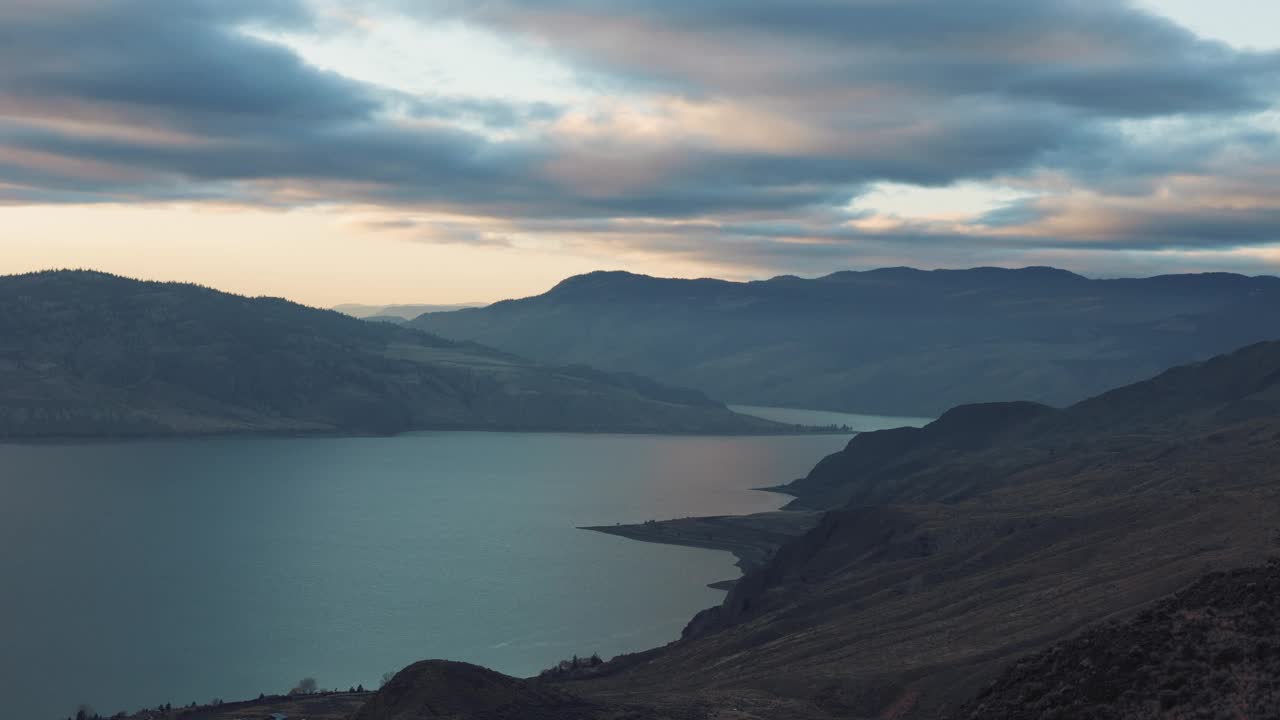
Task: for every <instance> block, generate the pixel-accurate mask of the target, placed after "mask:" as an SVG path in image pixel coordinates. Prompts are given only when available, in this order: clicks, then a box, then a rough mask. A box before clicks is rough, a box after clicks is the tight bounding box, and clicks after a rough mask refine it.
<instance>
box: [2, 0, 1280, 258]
mask: <svg viewBox="0 0 1280 720" xmlns="http://www.w3.org/2000/svg"><path fill="white" fill-rule="evenodd" d="M388 8H395V9H398V10H400V11H403V12H411V13H415V14H418V15H420V16H422V17H425V18H427V19H430V20H435V19H439V18H441V17H454V18H457V17H461V18H464V19H465V20H467V21H469V22H474V23H483V24H484V25H486V26H488V27H490V28H494V29H496V30H497V31H498V32H500V33H508V34H520V35H523V36H532V37H534V38H535V39H536V40H538V41H539V43H540V45H539V46H540V47H546V48H549V49H550V51H551V52H553V53H556V54H558V55H560V56H561V57H562V58H564V59H565V60H566V61H567V62H569V63H571V64H572V65H573V66H574V67H575V68H577V69H579V70H580V71H581V72H582V73H583V74H584V75H589V76H591V77H592V78H595V79H596V80H597V81H598V82H600V83H601V84H603V85H604V86H607V87H609V88H610V89H611V90H613V91H616V92H618V93H620V94H626V93H651V94H654V95H656V96H659V97H663V98H667V99H673V101H674V100H678V101H680V102H684V103H687V104H689V105H692V106H697V107H702V106H717V107H722V108H725V109H724V111H723V113H722V114H721V115H718V116H716V117H717V118H719V119H718V120H717V121H716V122H720V123H722V127H716V126H711V127H697V128H693V127H689V126H688V125H690V124H693V123H697V122H703V123H707V122H711V121H707V120H706V119H705V118H701V119H699V117H698V116H695V117H694V119H693V120H689V121H688V122H687V123H686V122H685V121H684V120H683V119H682V116H679V115H675V116H674V120H672V119H671V118H667V119H668V120H672V122H670V123H669V125H671V127H667V129H666V130H664V132H666V133H667V134H665V135H664V134H662V133H658V134H657V135H656V136H651V135H645V134H643V133H639V134H629V133H628V132H626V131H625V128H623V129H622V130H619V129H618V128H619V127H623V126H624V125H625V123H616V124H614V123H612V120H614V118H611V117H609V116H608V115H609V111H608V110H607V109H606V110H599V109H592V110H591V111H590V112H588V113H587V114H588V115H590V116H591V117H589V118H588V122H587V124H588V125H592V124H593V123H594V124H595V125H592V127H594V128H595V129H596V130H598V132H595V133H594V134H593V133H592V132H585V133H580V134H575V133H574V132H572V131H569V130H566V129H565V127H562V124H561V123H559V121H562V120H565V119H566V118H567V117H569V116H571V115H572V114H573V113H574V111H575V108H570V107H566V106H563V105H560V104H557V103H552V102H545V103H540V102H532V103H529V102H520V103H516V102H508V101H504V100H499V99H483V98H481V99H476V98H457V97H447V96H413V95H407V94H405V93H403V92H399V91H394V90H391V89H388V88H381V87H375V86H373V85H370V84H367V83H362V82H357V81H355V80H351V79H349V78H346V77H343V76H340V75H337V74H334V73H331V72H325V71H322V70H319V69H317V68H315V67H313V66H310V65H308V64H306V63H305V62H304V61H303V60H302V59H301V58H299V57H298V56H297V55H296V54H295V53H294V52H292V51H291V50H289V49H287V48H285V47H283V46H281V45H277V44H273V43H270V42H267V41H264V40H260V39H256V38H255V37H254V36H251V35H249V34H246V33H244V32H241V30H242V29H243V28H245V27H262V28H267V29H271V30H283V31H287V32H295V33H306V32H308V31H309V30H313V29H317V28H321V29H322V28H323V26H322V25H317V24H315V23H316V21H315V19H314V18H313V17H312V15H311V14H310V10H309V8H308V6H307V5H306V4H305V3H304V2H302V0H101V1H92V0H12V1H11V2H9V3H5V4H2V5H0V202H9V203H29V202H83V201H92V200H124V201H132V200H147V199H173V198H189V199H211V200H224V201H233V202H241V203H256V204H264V205H269V204H286V205H287V204H305V203H310V202H352V203H369V204H376V205H384V206H388V207H390V208H399V209H415V210H424V211H426V210H436V209H442V210H448V211H450V212H458V213H469V214H472V215H474V216H478V217H484V218H492V219H494V221H495V223H500V224H502V225H503V226H504V227H505V229H506V230H512V229H517V230H523V231H528V232H540V233H545V234H554V233H561V232H563V233H573V234H580V235H585V236H591V237H595V238H597V240H598V241H600V242H629V243H632V244H633V246H635V247H643V248H646V249H652V250H655V251H666V252H671V253H675V254H682V255H699V256H708V255H713V256H715V257H717V258H720V259H721V260H722V261H724V262H742V263H747V264H750V263H760V264H763V263H768V262H771V263H775V264H777V265H778V266H780V267H781V266H785V265H786V261H785V258H786V257H796V258H805V260H804V262H805V263H809V262H834V261H836V260H838V259H839V258H857V257H884V256H888V255H889V254H891V253H892V250H893V248H899V249H904V248H917V249H920V248H923V249H931V250H930V251H931V252H938V253H942V252H943V251H944V250H945V251H946V252H947V253H951V255H954V256H956V257H973V258H975V259H978V258H986V257H987V256H989V255H990V254H991V253H999V252H1014V251H1018V252H1045V251H1063V252H1068V251H1073V250H1078V249H1080V248H1082V247H1087V248H1098V249H1104V248H1112V249H1120V250H1150V249H1203V248H1232V247H1242V246H1249V245H1259V244H1270V243H1275V242H1278V241H1280V238H1278V237H1277V233H1276V228H1277V227H1278V226H1280V214H1278V210H1280V200H1276V199H1274V198H1272V199H1270V200H1269V199H1268V198H1267V197H1266V194H1265V193H1257V192H1251V191H1249V190H1248V186H1250V185H1254V186H1256V185H1257V184H1258V183H1268V182H1274V180H1275V177H1276V176H1277V175H1278V174H1280V171H1278V170H1277V168H1280V149H1278V146H1280V143H1278V142H1277V135H1276V132H1274V131H1273V130H1269V129H1266V128H1265V127H1260V126H1257V125H1247V124H1245V123H1244V121H1243V118H1247V117H1248V116H1249V115H1250V114H1252V113H1255V112H1257V111H1259V110H1260V109H1264V108H1268V107H1274V106H1275V103H1276V98H1277V96H1280V54H1276V53H1261V52H1245V51H1240V50H1237V49H1233V48H1230V47H1228V46H1226V45H1223V44H1221V43H1216V42H1210V41H1206V40H1203V39H1200V38H1198V37H1196V36H1195V35H1193V34H1192V33H1190V32H1188V31H1186V30H1185V29H1183V28H1180V27H1178V26H1176V25H1174V24H1172V23H1170V22H1168V21H1166V20H1163V19H1160V18H1158V17H1155V16H1153V15H1151V14H1149V13H1146V12H1143V11H1140V10H1138V9H1135V7H1134V6H1133V5H1131V4H1129V3H1126V2H1118V1H1116V0H1040V1H1038V2H1026V1H1025V0H963V1H962V0H857V1H854V0H847V1H839V0H789V1H786V2H783V1H782V0H691V1H690V2H681V3H672V2H668V1H667V0H590V1H588V0H538V1H536V2H535V1H534V0H528V1H522V0H489V1H488V2H483V3H477V2H467V3H462V2H457V3H453V2H426V3H417V2H414V3H408V2H400V3H398V2H397V0H367V2H366V3H365V7H364V9H366V10H370V11H375V12H376V11H378V10H379V9H383V10H385V9H388ZM656 112H658V114H659V115H661V113H662V112H664V110H662V109H661V108H659V110H657V111H656ZM595 115H600V117H596V116H595ZM660 119H661V118H660ZM779 119H781V120H782V121H785V123H781V124H785V127H781V124H779V123H775V122H774V121H776V120H779ZM1164 120H1168V121H1169V122H1170V123H1178V124H1176V125H1173V126H1171V129H1167V130H1165V131H1154V132H1145V133H1144V132H1138V133H1135V131H1134V126H1135V125H1136V126H1142V125H1143V124H1144V123H1151V122H1156V121H1164ZM752 123H757V124H758V125H759V126H760V127H764V128H766V129H765V130H759V129H752V127H753V126H752ZM770 123H774V124H770ZM775 125H779V126H778V127H775ZM529 128H538V129H536V130H532V131H531V130H529ZM549 128H551V129H549ZM494 131H496V132H494ZM500 137H515V138H520V139H495V138H500ZM1189 175H1192V176H1200V177H1201V178H1202V182H1201V183H1200V186H1195V187H1193V186H1189V185H1186V184H1184V185H1182V186H1179V190H1178V191H1179V192H1181V193H1183V197H1182V198H1181V199H1179V198H1176V197H1175V198H1174V199H1173V200H1169V199H1161V197H1160V194H1159V193H1160V191H1161V189H1162V188H1164V189H1166V190H1167V188H1168V185H1169V182H1170V180H1169V179H1170V178H1177V177H1184V176H1189ZM1042 177H1049V178H1051V180H1046V181H1044V182H1050V183H1051V184H1052V183H1056V186H1055V187H1053V188H1050V190H1049V192H1055V191H1061V190H1063V189H1064V188H1065V189H1066V190H1067V191H1072V190H1080V189H1086V188H1087V189H1088V190H1089V191H1090V192H1092V193H1094V194H1095V195H1097V196H1098V200H1097V202H1096V203H1095V204H1094V205H1089V204H1088V203H1081V202H1076V203H1054V202H1051V201H1047V200H1043V199H1036V200H1030V201H1025V202H1022V203H1017V204H1013V205H1011V206H1009V207H1006V208H1002V209H999V210H996V211H993V212H991V213H989V214H987V215H986V216H985V217H983V218H981V219H979V220H977V221H974V222H972V223H971V225H970V227H969V228H967V231H966V232H957V231H956V230H955V228H947V227H944V226H941V225H938V224H928V223H910V222H907V223H901V224H900V229H897V230H892V231H884V232H874V233H873V232H868V231H866V230H858V229H850V226H848V225H845V224H844V223H845V221H847V220H849V219H850V217H851V215H850V213H849V211H847V210H846V209H845V206H846V204H847V203H848V202H849V200H850V199H851V198H852V197H854V196H855V195H858V194H859V193H862V192H865V191H866V190H867V189H868V188H871V187H874V185H875V184H876V183H878V182H882V181H894V182H900V183H909V184H914V185H922V186H934V187H939V186H946V185H948V184H951V183H955V182H958V181H965V180H984V179H993V178H998V179H1003V180H1005V181H1016V182H1021V183H1026V184H1028V185H1033V184H1035V183H1036V182H1039V180H1038V178H1042ZM1197 194H1198V195H1197ZM1189 195H1197V197H1192V198H1191V200H1192V201H1185V200H1186V199H1187V197H1188V196H1189ZM1242 195H1244V196H1248V198H1247V199H1248V202H1241V200H1240V198H1241V196H1242ZM1120 200H1125V202H1121V201H1120ZM1129 201H1132V202H1129ZM1077 213H1086V214H1094V215H1096V217H1097V222H1096V223H1093V224H1092V225H1091V226H1090V228H1089V230H1088V231H1077V230H1074V229H1072V226H1071V225H1070V224H1069V223H1068V222H1066V220H1068V219H1070V218H1071V217H1072V215H1073V214H1077ZM745 216H752V217H753V219H752V220H751V221H749V222H748V221H744V220H743V219H742V218H743V217H745ZM760 217H763V218H764V219H763V220H761V219H758V218H760ZM620 219H649V220H656V221H664V222H658V223H656V224H651V225H648V226H645V227H643V228H642V229H639V230H637V229H635V227H634V226H631V225H626V224H619V222H618V221H619V220H620ZM679 219H684V220H685V222H679V223H667V222H665V221H671V220H679ZM655 226H656V227H667V228H669V232H668V234H667V235H665V236H662V237H659V235H661V232H660V231H658V230H655V229H654V227H655ZM383 227H384V228H385V229H387V230H388V231H391V232H394V231H403V230H411V229H413V228H411V227H408V226H405V225H403V224H402V222H401V221H389V222H388V223H387V224H386V225H384V226H383ZM1055 228H1057V229H1060V230H1061V231H1062V234H1061V235H1053V234H1051V233H1050V232H1049V230H1053V229H1055ZM446 234H447V235H448V237H449V238H450V240H451V241H454V242H476V243H495V242H496V243H499V244H501V243H503V242H507V239H506V238H507V237H508V236H507V235H506V234H504V230H502V229H496V230H495V231H494V232H492V233H485V232H473V231H472V230H470V229H467V228H463V227H462V226H459V227H458V228H455V229H453V230H451V231H450V232H449V233H446ZM797 237H804V238H809V239H810V240H812V241H813V242H810V243H807V244H806V243H794V242H784V241H785V240H788V239H794V238H797ZM495 238H497V240H495ZM959 247H964V248H969V249H968V250H966V251H965V253H960V254H957V250H956V248H959ZM699 248H701V250H699ZM949 256H950V255H949Z"/></svg>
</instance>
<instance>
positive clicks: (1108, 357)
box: [410, 267, 1280, 416]
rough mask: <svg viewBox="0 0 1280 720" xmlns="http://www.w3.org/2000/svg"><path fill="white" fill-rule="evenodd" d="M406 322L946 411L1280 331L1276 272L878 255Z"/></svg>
mask: <svg viewBox="0 0 1280 720" xmlns="http://www.w3.org/2000/svg"><path fill="white" fill-rule="evenodd" d="M410 324H411V325H413V326H414V327H418V328H420V329H423V330H427V331H429V332H436V333H439V334H442V335H445V336H447V337H452V338H456V339H464V340H473V341H476V342H481V343H483V344H485V345H488V346H492V347H498V348H502V349H504V350H509V351H512V352H516V353H517V354H520V355H522V356H526V357H531V358H534V359H537V360H540V361H544V362H562V361H567V360H569V359H572V360H574V361H576V362H586V363H588V364H591V365H593V366H595V367H600V368H604V369H608V370H625V371H629V372H638V373H641V374H644V375H647V376H650V377H654V378H656V379H658V380H661V381H664V382H669V383H673V384H678V385H682V386H686V387H696V388H698V389H700V390H703V391H705V392H708V393H710V394H712V395H714V396H716V397H718V398H722V399H724V400H726V401H727V402H730V403H735V404H743V405H763V406H778V407H804V408H810V409H814V410H833V411H845V412H863V413H875V414H884V415H928V416H937V415H938V414H940V413H941V412H943V411H945V410H947V409H949V408H951V407H955V406H957V405H964V404H970V403H976V402H993V401H1015V400H1031V401H1037V402H1041V403H1044V404H1048V405H1057V406H1061V405H1069V404H1072V403H1074V402H1078V401H1080V400H1082V399H1085V398H1087V397H1091V396H1093V395H1096V394H1098V393H1101V392H1103V391H1105V390H1108V389H1110V388H1113V387H1118V386H1121V385H1125V384H1128V383H1131V382H1136V381H1138V380H1141V379H1143V378H1146V377H1150V376H1152V375H1154V374H1155V373H1157V372H1159V371H1161V370H1163V369H1165V368H1168V367H1171V366H1174V365H1179V364H1183V363H1187V362H1193V361H1198V360H1203V359H1206V358H1208V357H1211V356H1213V355H1215V354H1218V353H1222V352H1227V351H1229V350H1232V349H1235V348H1237V347H1240V346H1243V345H1247V344H1249V343H1253V342H1257V341H1261V340H1268V339H1272V338H1274V337H1280V278H1276V277H1272V276H1245V275H1235V274H1230V273H1206V274H1199V275H1195V274H1189V275H1162V276H1155V277H1151V278H1138V279H1125V278H1118V279H1091V278H1086V277H1084V276H1081V275H1077V274H1075V273H1071V272H1069V271H1065V270H1059V269H1056V268H1048V267H1031V268H1021V269H1005V268H971V269H966V270H916V269H912V268H882V269H877V270H867V271H841V272H837V273H832V274H829V275H827V276H824V277H821V278H814V279H801V278H796V277H792V276H779V277H776V278H771V279H769V280H757V281H749V282H734V281H728V280H718V279H713V278H700V279H692V280H685V279H678V278H652V277H649V276H645V275H638V274H634V273H628V272H624V271H598V272H594V273H588V274H585V275H577V276H574V277H570V278H566V279H565V280H563V281H561V282H560V283H558V284H557V285H556V286H555V287H553V288H552V289H551V290H549V291H548V292H546V293H544V294H542V295H536V296H533V297H529V298H522V299H515V300H505V301H502V302H499V303H495V304H493V305H490V306H487V307H484V308H474V309H467V310H461V311H456V312H449V313H431V314H426V315H422V316H420V317H418V318H416V319H414V320H413V321H411V323H410Z"/></svg>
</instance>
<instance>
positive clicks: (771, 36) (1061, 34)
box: [428, 0, 1280, 117]
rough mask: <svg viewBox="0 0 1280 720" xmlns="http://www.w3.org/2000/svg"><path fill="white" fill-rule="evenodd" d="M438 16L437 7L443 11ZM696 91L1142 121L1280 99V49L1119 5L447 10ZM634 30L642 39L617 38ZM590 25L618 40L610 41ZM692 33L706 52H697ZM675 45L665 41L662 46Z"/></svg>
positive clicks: (817, 3)
mask: <svg viewBox="0 0 1280 720" xmlns="http://www.w3.org/2000/svg"><path fill="white" fill-rule="evenodd" d="M428 5H431V4H430V3H429V4H428ZM441 6H442V7H444V8H447V9H448V10H450V11H452V12H456V13H459V14H462V15H464V16H467V17H471V18H474V19H477V20H481V21H485V22H489V23H492V24H495V25H498V26H501V27H505V28H508V29H513V30H519V31H523V32H529V33H533V34H536V35H538V36H540V37H542V38H543V39H546V40H550V41H551V42H552V44H553V46H554V47H560V48H564V49H565V51H566V52H570V53H574V54H577V55H578V56H579V57H582V58H584V59H585V61H586V62H587V63H589V64H590V65H591V66H593V67H599V66H601V64H604V65H607V66H608V67H610V68H611V69H612V70H613V71H615V72H618V73H621V74H625V75H631V76H634V77H635V78H649V79H652V80H655V81H660V82H665V83H670V84H671V85H673V86H676V87H683V88H685V89H686V90H687V91H689V92H695V93H698V92H701V93H716V92H725V91H728V92H735V93H737V92H752V91H760V90H761V89H764V88H767V87H768V86H769V85H774V86H775V87H774V88H773V90H775V91H788V92H796V91H799V92H808V91H812V90H822V89H826V90H831V91H833V92H839V91H840V90H841V89H846V88H849V87H864V88H865V87H871V88H883V89H887V90H892V91H893V92H894V93H902V92H920V93H923V94H926V95H930V96H943V97H949V98H954V97H956V96H958V95H976V96H983V97H998V98H1003V99H1004V100H1005V101H1007V102H1048V103H1053V104H1057V105H1061V106H1063V107H1068V108H1075V109H1078V110H1081V111H1084V112H1087V113H1096V114H1101V115H1108V116H1123V117H1143V116H1152V115H1164V114H1169V113H1200V112H1202V113H1210V114H1220V113H1234V112H1239V111H1242V110H1249V109H1258V108H1261V107H1265V106H1267V105H1269V104H1271V102H1272V101H1273V98H1274V94H1275V83H1276V81H1277V73H1278V72H1280V54H1278V53H1259V52H1242V51H1239V50H1235V49H1231V48H1229V47H1227V46H1225V45H1223V44H1221V43H1217V42H1212V41H1206V40H1202V39H1200V38H1198V37H1197V36H1195V35H1194V34H1192V33H1190V32H1189V31H1187V30H1185V29H1184V28H1181V27H1179V26H1177V25H1175V24H1173V23H1171V22H1169V21H1167V20H1165V19H1162V18H1159V17H1157V16H1154V15H1152V14H1150V13H1148V12H1145V11H1142V10H1139V9H1136V8H1135V7H1133V6H1132V5H1131V4H1130V3H1127V2H1121V1H1117V0H1037V1H1036V2H1025V0H966V1H964V2H957V1H956V0H791V1H789V2H778V1H777V0H695V1H694V2H682V3H671V2H667V1H666V0H604V1H601V0H494V1H490V2H483V3H453V2H445V3H439V4H436V5H435V7H441ZM619 24H628V25H630V26H631V27H632V28H634V29H635V31H634V32H629V33H617V32H614V31H611V29H613V28H616V27H617V26H618V25H619ZM584 30H597V31H600V30H605V31H606V34H605V35H603V36H600V35H594V36H593V35H592V34H591V33H586V32H583V31H584ZM690 37H693V38H696V39H697V40H698V41H697V42H685V40H686V39H688V38H690ZM662 40H667V41H668V42H666V43H662V42H660V41H662Z"/></svg>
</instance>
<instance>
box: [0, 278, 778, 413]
mask: <svg viewBox="0 0 1280 720" xmlns="http://www.w3.org/2000/svg"><path fill="white" fill-rule="evenodd" d="M427 428H446V429H448V428H468V429H514V430H573V431H626V432H637V431H638V432H768V431H773V430H777V429H779V428H780V426H775V425H773V424H771V423H767V422H765V421H763V420H756V419H754V418H746V417H743V416H741V415H737V414H734V413H732V412H730V411H728V410H727V409H726V408H725V407H724V406H723V405H721V404H719V403H717V402H714V401H712V400H710V399H708V398H707V397H706V396H704V395H702V394H701V393H699V392H696V391H691V390H684V389H680V388H673V387H667V386H664V385H660V384H658V383H655V382H653V381H650V380H647V379H645V378H642V377H639V376H634V375H626V374H614V373H604V372H599V371H596V370H592V369H590V368H586V367H582V366H577V367H550V366H543V365H538V364H535V363H532V362H529V361H526V360H523V359H521V358H518V357H515V356H512V355H508V354H505V353H500V352H497V351H493V350H489V349H487V348H484V347H480V346H477V345H474V344H469V343H456V342H450V341H447V340H444V339H441V338H439V337H436V336H433V335H429V334H427V333H423V332H421V331H417V330H411V329H406V328H400V327H394V326H392V325H388V324H383V323H369V322H364V321H361V320H357V319H354V318H351V317H348V316H345V315H342V314H339V313H337V312H332V311H327V310H315V309H311V308H307V307H303V306H301V305H296V304H294V303H290V302H286V301H284V300H277V299H273V298H245V297H240V296H236V295H229V294H226V293H220V292H216V291H214V290H209V289H206V288H201V287H196V286H192V285H182V284H174V283H152V282H139V281H135V280H129V279H125V278H120V277H115V276H110V275H105V274H101V273H91V272H49V273H38V274H31V275H22V276H10V277H0V437H7V438H38V437H59V436H60V437H70V436H74V437H100V436H144V435H169V434H199V433H224V432H284V433H308V432H358V433H392V432H399V431H403V430H411V429H427Z"/></svg>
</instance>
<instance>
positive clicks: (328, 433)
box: [0, 426, 857, 490]
mask: <svg viewBox="0 0 1280 720" xmlns="http://www.w3.org/2000/svg"><path fill="white" fill-rule="evenodd" d="M419 433H511V434H520V435H600V436H606V435H616V436H626V437H629V436H636V437H807V436H814V435H855V434H857V433H856V432H854V433H850V432H848V431H845V430H836V429H830V428H823V427H813V428H807V427H797V428H786V429H780V430H773V431H770V430H757V431H746V430H743V431H737V432H726V431H695V430H668V431H661V430H617V429H609V430H593V429H590V428H577V429H575V428H543V429H532V428H527V427H521V426H512V427H463V426H438V427H420V428H413V429H411V430H404V431H402V432H397V433H391V434H382V433H362V432H358V431H350V430H286V429H282V430H267V429H261V430H209V431H202V432H172V433H139V434H129V435H44V436H32V437H9V436H3V437H0V447H5V446H16V447H23V446H42V445H55V446H56V445H102V444H113V443H121V444H127V443H143V442H157V441H181V440H216V439H221V438H260V439H263V440H308V439H330V440H350V439H360V438H400V437H408V436H411V435H415V434H419ZM759 489H761V490H766V488H759Z"/></svg>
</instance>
